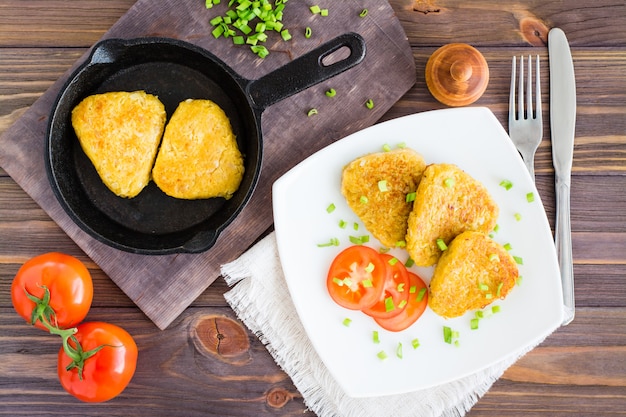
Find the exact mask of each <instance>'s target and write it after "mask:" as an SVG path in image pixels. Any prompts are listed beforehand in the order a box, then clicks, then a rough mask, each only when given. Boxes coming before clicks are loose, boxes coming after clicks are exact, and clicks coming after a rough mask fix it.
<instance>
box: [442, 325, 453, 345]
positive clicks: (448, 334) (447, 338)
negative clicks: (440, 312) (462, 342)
mask: <svg viewBox="0 0 626 417" xmlns="http://www.w3.org/2000/svg"><path fill="white" fill-rule="evenodd" d="M443 341H444V342H446V343H448V344H450V343H452V329H451V328H449V327H448V326H443Z"/></svg>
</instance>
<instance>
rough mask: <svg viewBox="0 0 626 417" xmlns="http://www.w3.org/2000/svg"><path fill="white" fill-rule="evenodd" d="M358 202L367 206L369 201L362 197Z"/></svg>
mask: <svg viewBox="0 0 626 417" xmlns="http://www.w3.org/2000/svg"><path fill="white" fill-rule="evenodd" d="M359 201H360V202H361V204H367V202H368V201H369V199H368V198H367V197H366V196H364V195H362V196H361V198H359Z"/></svg>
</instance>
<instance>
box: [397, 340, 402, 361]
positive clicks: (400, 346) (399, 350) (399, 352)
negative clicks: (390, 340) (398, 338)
mask: <svg viewBox="0 0 626 417" xmlns="http://www.w3.org/2000/svg"><path fill="white" fill-rule="evenodd" d="M396 356H397V357H398V358H400V359H402V343H401V342H400V343H398V347H397V348H396Z"/></svg>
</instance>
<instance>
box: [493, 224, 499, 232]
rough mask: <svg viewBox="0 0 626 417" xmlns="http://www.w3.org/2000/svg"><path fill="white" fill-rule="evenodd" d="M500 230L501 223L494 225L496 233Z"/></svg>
mask: <svg viewBox="0 0 626 417" xmlns="http://www.w3.org/2000/svg"><path fill="white" fill-rule="evenodd" d="M498 230H500V225H499V224H496V225H495V226H494V227H493V231H494V232H496V233H498Z"/></svg>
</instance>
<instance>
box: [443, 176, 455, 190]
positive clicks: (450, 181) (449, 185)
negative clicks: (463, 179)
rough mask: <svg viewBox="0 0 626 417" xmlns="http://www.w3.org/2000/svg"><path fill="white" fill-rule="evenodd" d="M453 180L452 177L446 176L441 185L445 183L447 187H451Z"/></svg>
mask: <svg viewBox="0 0 626 417" xmlns="http://www.w3.org/2000/svg"><path fill="white" fill-rule="evenodd" d="M454 184H455V181H454V178H446V179H445V180H444V181H443V185H445V186H446V187H447V188H452V187H454Z"/></svg>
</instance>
